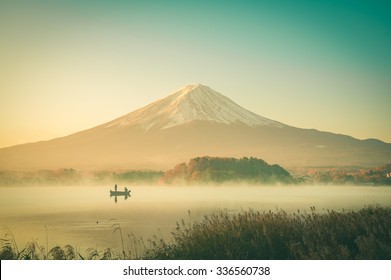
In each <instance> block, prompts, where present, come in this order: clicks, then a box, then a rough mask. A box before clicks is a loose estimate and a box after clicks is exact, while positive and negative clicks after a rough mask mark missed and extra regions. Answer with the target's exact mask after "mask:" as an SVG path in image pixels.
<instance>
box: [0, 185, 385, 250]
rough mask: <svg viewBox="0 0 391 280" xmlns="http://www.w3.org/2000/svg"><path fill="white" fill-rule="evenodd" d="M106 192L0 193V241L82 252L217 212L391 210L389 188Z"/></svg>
mask: <svg viewBox="0 0 391 280" xmlns="http://www.w3.org/2000/svg"><path fill="white" fill-rule="evenodd" d="M109 190H110V187H107V186H94V187H86V186H66V187H57V186H56V187H53V186H52V187H0V225H1V226H2V228H1V232H0V233H1V236H2V237H3V236H4V234H5V232H6V231H7V229H6V228H9V229H10V230H11V231H12V233H13V235H14V237H15V240H16V242H17V244H18V246H19V248H23V247H24V245H25V244H26V243H27V242H29V241H32V240H35V241H37V243H38V244H39V245H43V246H45V244H46V236H47V239H48V246H49V248H52V247H54V246H56V245H60V246H64V245H66V244H70V245H72V246H74V247H76V248H77V249H78V250H80V252H84V251H85V250H86V249H87V248H96V249H98V250H101V249H104V248H107V247H110V248H115V249H119V248H120V236H119V232H118V231H116V232H115V233H113V232H114V229H115V225H116V224H119V225H120V227H121V229H122V233H123V236H124V238H125V239H127V238H129V235H131V234H134V235H135V236H136V237H137V238H139V237H143V239H144V240H148V239H149V238H152V237H153V236H154V235H156V236H157V237H158V238H161V237H163V238H164V240H166V241H168V240H170V237H171V234H170V232H171V231H172V230H173V229H174V228H175V227H176V222H177V221H179V222H180V221H181V220H182V219H183V220H184V222H185V223H186V224H188V223H192V222H194V221H199V220H201V219H202V218H203V217H204V216H205V215H208V214H211V213H216V212H220V211H225V212H232V213H233V212H238V211H242V210H248V209H254V210H260V211H264V210H266V211H268V210H273V211H277V210H278V209H284V210H286V211H288V212H294V211H297V210H298V209H299V210H300V211H310V207H311V206H314V207H316V209H317V211H318V212H322V211H325V209H334V210H340V209H352V210H356V209H360V208H362V207H363V206H365V205H370V204H380V205H391V188H390V187H373V186H370V187H363V186H359V187H354V186H351V187H350V186H349V187H346V186H343V187H341V186H338V187H334V186H322V187H320V186H257V187H255V186H254V187H249V186H236V187H235V186H230V187H222V186H216V187H205V186H202V187H195V186H191V187H189V186H186V187H171V186H170V187H162V186H154V187H146V186H132V187H130V190H131V197H129V198H128V199H126V200H125V198H124V197H118V198H117V200H118V201H117V202H115V200H114V197H110V194H109ZM119 190H122V186H121V187H120V188H119ZM127 240H129V239H127ZM127 243H129V242H126V240H125V247H126V246H127Z"/></svg>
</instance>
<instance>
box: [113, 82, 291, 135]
mask: <svg viewBox="0 0 391 280" xmlns="http://www.w3.org/2000/svg"><path fill="white" fill-rule="evenodd" d="M195 120H201V121H213V122H218V123H224V124H234V123H236V124H240V123H242V124H246V125H248V126H260V125H262V126H277V127H283V126H284V124H282V123H279V122H276V121H273V120H270V119H267V118H264V117H261V116H259V115H257V114H254V113H252V112H250V111H248V110H246V109H244V108H242V107H240V106H239V105H237V104H236V103H235V102H233V101H232V100H231V99H229V98H227V97H225V96H224V95H222V94H220V93H218V92H216V91H214V90H213V89H211V88H210V87H208V86H205V85H201V84H195V85H188V86H185V87H183V88H181V89H180V90H178V91H176V92H174V93H173V94H171V95H169V96H167V97H166V98H163V99H160V100H157V101H155V102H153V103H151V104H149V105H147V106H145V107H143V108H141V109H138V110H136V111H133V112H131V113H129V114H127V115H125V116H123V117H120V118H118V119H116V120H114V121H112V122H110V123H108V124H107V125H106V126H108V127H109V126H110V127H111V126H122V127H123V126H131V125H141V126H142V127H143V129H144V130H145V131H147V130H149V129H150V128H152V127H157V128H162V129H165V128H169V127H174V126H177V125H182V124H186V123H189V122H191V121H195Z"/></svg>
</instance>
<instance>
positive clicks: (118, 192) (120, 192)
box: [110, 190, 130, 196]
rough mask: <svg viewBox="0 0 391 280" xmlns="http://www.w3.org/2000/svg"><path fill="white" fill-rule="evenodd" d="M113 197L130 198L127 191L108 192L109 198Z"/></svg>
mask: <svg viewBox="0 0 391 280" xmlns="http://www.w3.org/2000/svg"><path fill="white" fill-rule="evenodd" d="M113 195H116V196H121V195H122V196H130V190H127V191H112V190H110V196H113Z"/></svg>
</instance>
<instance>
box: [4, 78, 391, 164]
mask: <svg viewBox="0 0 391 280" xmlns="http://www.w3.org/2000/svg"><path fill="white" fill-rule="evenodd" d="M331 110H332V108H331ZM292 114H296V112H295V109H294V108H292ZM325 117H327V116H325ZM200 155H210V156H215V157H234V158H240V157H243V156H247V157H251V156H253V157H257V158H262V159H264V160H266V161H267V162H270V163H278V164H281V165H282V166H284V167H286V168H287V167H293V166H352V165H355V166H364V167H375V166H380V165H384V164H387V163H389V162H390V161H391V144H389V143H384V142H382V141H379V140H375V139H368V140H359V139H355V138H353V137H350V136H347V135H340V134H334V133H330V132H322V131H318V130H315V129H301V128H296V127H292V126H289V125H286V124H283V123H280V122H278V121H274V120H270V119H268V118H265V117H262V116H260V115H257V114H255V113H252V112H250V111H248V110H246V109H245V108H242V107H241V106H239V105H238V104H236V103H235V102H233V101H232V100H231V99H229V98H227V97H225V96H224V95H222V94H220V93H218V92H216V91H214V90H213V89H211V88H209V87H207V86H204V85H200V84H197V85H189V86H185V87H183V88H182V89H180V90H178V91H176V92H174V93H173V94H171V95H169V96H167V97H165V98H163V99H160V100H157V101H155V102H153V103H151V104H149V105H147V106H145V107H143V108H140V109H138V110H135V111H133V112H131V113H129V114H127V115H125V116H122V117H120V118H118V119H115V120H112V121H110V122H108V123H105V124H102V125H99V126H97V127H94V128H91V129H87V130H84V131H80V132H77V133H75V134H72V135H68V136H65V137H61V138H56V139H53V140H50V141H42V142H37V143H29V144H23V145H17V146H12V147H8V148H2V149H0V171H1V170H7V171H9V170H14V171H16V170H18V171H36V170H57V169H63V168H67V169H69V168H73V169H76V170H120V169H122V170H167V169H169V168H172V166H173V165H175V164H176V163H178V162H183V161H186V160H188V159H189V158H194V157H197V156H200Z"/></svg>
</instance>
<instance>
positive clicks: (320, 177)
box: [0, 157, 391, 186]
mask: <svg viewBox="0 0 391 280" xmlns="http://www.w3.org/2000/svg"><path fill="white" fill-rule="evenodd" d="M114 183H118V184H126V185H226V184H231V185H234V184H248V185H274V184H280V185H281V184H284V185H289V184H295V185H368V186H370V185H377V186H379V185H391V164H387V165H384V166H381V167H376V168H362V167H338V166H327V167H300V168H291V169H290V172H288V171H287V170H286V169H284V168H283V167H281V166H280V165H277V164H272V165H270V164H268V163H267V162H265V161H264V160H262V159H257V158H253V157H250V158H247V157H243V158H240V159H236V158H228V157H197V158H193V159H191V160H190V161H189V162H188V163H185V162H183V163H180V164H177V165H176V166H175V167H174V168H172V169H170V170H167V171H155V170H100V171H84V170H76V169H73V168H62V169H57V170H38V171H12V170H5V171H0V186H56V185H58V186H60V185H61V186H66V185H113V184H114Z"/></svg>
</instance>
